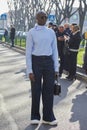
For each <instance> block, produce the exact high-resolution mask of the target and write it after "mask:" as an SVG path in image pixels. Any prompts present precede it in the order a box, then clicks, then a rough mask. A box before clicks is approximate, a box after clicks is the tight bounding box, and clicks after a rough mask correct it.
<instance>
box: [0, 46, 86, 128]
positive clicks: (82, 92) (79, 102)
mask: <svg viewBox="0 0 87 130" xmlns="http://www.w3.org/2000/svg"><path fill="white" fill-rule="evenodd" d="M65 76H66V75H65V74H64V75H63V76H62V78H61V79H59V82H60V83H61V86H62V93H61V96H60V97H59V96H55V97H54V113H55V115H56V118H57V120H58V126H55V127H51V126H49V125H43V124H41V123H40V124H39V125H38V126H36V125H35V126H33V125H30V106H31V88H30V82H29V80H28V78H27V76H26V65H25V55H22V54H20V53H18V52H15V51H14V50H12V49H11V48H7V47H5V46H2V44H0V130H87V89H86V86H87V84H86V82H83V81H82V80H78V79H77V80H75V81H74V82H71V81H68V80H67V79H65ZM40 113H42V103H41V106H40Z"/></svg>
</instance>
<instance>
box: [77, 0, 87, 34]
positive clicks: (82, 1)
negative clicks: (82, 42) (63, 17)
mask: <svg viewBox="0 0 87 130" xmlns="http://www.w3.org/2000/svg"><path fill="white" fill-rule="evenodd" d="M86 12H87V1H86V0H79V25H80V29H81V32H82V29H83V24H84V20H85V16H86Z"/></svg>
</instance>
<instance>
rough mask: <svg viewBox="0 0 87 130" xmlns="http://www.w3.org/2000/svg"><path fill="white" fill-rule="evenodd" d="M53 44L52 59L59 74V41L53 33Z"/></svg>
mask: <svg viewBox="0 0 87 130" xmlns="http://www.w3.org/2000/svg"><path fill="white" fill-rule="evenodd" d="M53 36H54V37H53V42H52V58H53V61H54V69H55V72H59V60H58V49H57V39H56V35H55V33H54V32H53Z"/></svg>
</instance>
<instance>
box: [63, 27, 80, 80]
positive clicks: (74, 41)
mask: <svg viewBox="0 0 87 130" xmlns="http://www.w3.org/2000/svg"><path fill="white" fill-rule="evenodd" d="M65 39H66V38H65ZM80 42H81V35H80V28H79V26H78V25H74V26H73V28H72V36H71V37H70V39H69V41H68V45H69V57H68V60H69V69H68V72H69V74H68V76H67V77H66V78H67V79H68V80H69V81H72V80H74V79H76V67H77V54H78V50H79V45H80Z"/></svg>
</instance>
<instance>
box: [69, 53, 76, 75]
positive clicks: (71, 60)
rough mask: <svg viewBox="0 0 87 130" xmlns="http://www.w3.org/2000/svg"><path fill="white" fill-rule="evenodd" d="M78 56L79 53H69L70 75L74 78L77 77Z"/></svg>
mask: <svg viewBox="0 0 87 130" xmlns="http://www.w3.org/2000/svg"><path fill="white" fill-rule="evenodd" d="M77 54H78V52H72V51H70V53H69V75H70V76H71V77H74V76H75V75H76V68H77Z"/></svg>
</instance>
